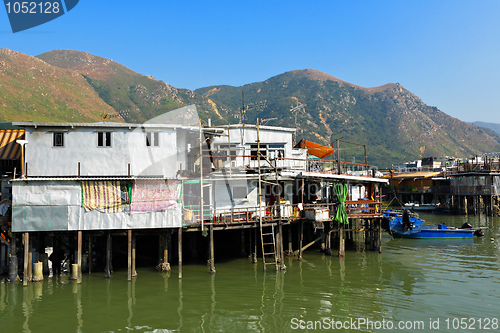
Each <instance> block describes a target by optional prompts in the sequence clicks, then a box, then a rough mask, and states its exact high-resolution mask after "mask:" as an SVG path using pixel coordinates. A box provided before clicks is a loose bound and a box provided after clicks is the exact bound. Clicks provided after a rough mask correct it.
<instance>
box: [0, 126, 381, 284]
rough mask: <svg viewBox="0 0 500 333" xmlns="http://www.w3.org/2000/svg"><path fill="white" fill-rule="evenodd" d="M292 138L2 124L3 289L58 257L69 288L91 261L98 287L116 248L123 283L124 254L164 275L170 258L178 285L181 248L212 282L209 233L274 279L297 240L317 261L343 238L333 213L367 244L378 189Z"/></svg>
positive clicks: (254, 129)
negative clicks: (147, 261)
mask: <svg viewBox="0 0 500 333" xmlns="http://www.w3.org/2000/svg"><path fill="white" fill-rule="evenodd" d="M294 134H295V129H292V128H283V127H271V126H259V124H258V123H257V124H256V125H244V124H237V125H227V126H220V127H211V126H210V127H208V126H201V125H197V126H193V125H181V124H176V123H173V122H170V123H167V122H157V123H154V122H149V123H146V124H128V123H113V122H101V123H44V122H16V123H12V124H8V125H6V126H4V129H3V130H0V171H1V175H2V183H1V184H2V200H1V203H0V213H1V212H2V207H4V208H5V210H4V211H3V219H2V224H1V225H0V228H1V230H0V231H1V238H0V240H1V244H2V245H1V246H0V250H1V253H0V259H1V266H2V267H4V268H5V267H7V266H8V265H10V266H9V279H10V280H15V279H16V278H17V277H16V274H17V273H18V272H21V274H20V275H22V276H23V281H29V280H30V279H31V274H32V272H31V267H32V265H31V263H36V262H42V263H43V265H44V270H46V269H47V267H48V266H50V265H49V261H50V260H48V258H49V257H50V255H51V253H56V251H62V252H63V253H64V254H62V255H61V256H64V255H67V256H69V257H70V258H71V262H72V263H73V264H74V265H76V266H74V267H76V273H75V274H76V275H75V277H76V278H77V279H79V278H80V277H81V271H82V267H84V269H85V270H89V271H90V270H92V268H93V267H96V266H97V263H96V258H95V257H102V258H103V260H102V263H103V265H104V270H105V272H106V275H107V276H109V274H110V272H111V270H112V260H113V243H112V239H115V238H116V239H118V241H119V242H121V241H123V242H124V244H125V246H126V248H127V253H128V255H127V258H128V270H129V278H131V277H133V276H134V275H135V264H136V251H139V250H138V249H142V248H147V247H154V248H155V250H154V251H158V252H157V253H158V254H159V255H158V256H159V262H160V264H162V265H160V267H163V268H165V269H168V268H169V265H170V264H169V262H171V261H172V260H173V259H174V258H176V259H178V261H179V276H181V275H182V270H181V267H182V252H183V248H184V249H185V250H186V248H187V249H188V252H189V253H196V252H197V255H198V256H202V257H203V256H205V258H207V259H208V260H209V262H210V266H211V271H213V272H215V266H214V240H213V232H214V231H227V232H229V231H232V232H233V233H232V234H230V237H231V239H232V240H233V238H234V231H238V232H240V236H239V237H238V239H239V241H240V243H241V244H240V245H241V249H242V250H243V249H250V250H248V251H247V252H251V253H247V254H251V255H252V256H253V257H254V258H257V256H262V258H263V259H262V261H263V262H264V268H265V266H266V264H272V265H274V266H276V269H278V267H281V268H282V269H283V268H284V264H283V260H281V258H283V255H284V254H283V253H284V252H286V251H288V252H289V253H294V252H295V253H296V254H297V252H299V253H301V251H302V248H303V245H302V241H303V240H304V235H306V238H307V237H308V236H309V237H310V238H311V239H316V238H318V237H317V236H318V233H319V238H318V239H319V240H318V241H320V242H322V247H324V248H325V250H327V251H328V250H330V249H331V246H332V245H331V242H332V231H334V229H335V231H336V232H337V235H338V238H340V239H342V238H343V235H344V234H343V231H342V230H343V229H342V228H344V227H345V229H346V230H351V231H353V230H354V229H353V228H351V229H349V226H348V225H345V226H344V225H343V224H341V223H339V222H338V221H337V222H335V219H334V221H333V222H332V218H334V217H335V215H336V214H337V211H338V210H339V209H338V208H339V207H343V208H346V209H345V210H344V209H342V211H343V212H345V214H346V215H347V217H348V219H347V218H346V219H345V220H343V221H347V223H351V221H354V220H356V221H357V223H359V221H361V220H362V221H364V223H366V224H367V226H368V228H366V230H367V232H372V233H373V234H369V236H368V238H369V239H370V240H371V241H372V245H373V244H377V240H376V239H375V238H376V237H379V236H376V235H380V227H379V220H380V218H381V217H382V215H381V210H380V204H381V202H380V200H379V198H380V196H381V192H380V191H381V185H384V184H386V185H387V184H388V182H389V181H388V180H387V179H384V178H377V177H374V173H372V172H369V171H366V172H364V173H362V172H361V173H360V172H357V173H355V172H348V169H349V168H347V164H346V163H344V162H342V161H341V160H340V159H339V158H337V159H335V158H334V152H335V149H333V148H331V147H325V146H321V145H318V144H314V143H310V142H302V143H301V144H300V145H298V144H297V145H295V144H294V140H293V137H294ZM318 156H321V157H318ZM365 169H367V168H365ZM340 185H341V186H340ZM343 188H345V191H344V192H342V191H343V190H342V189H343ZM339 191H340V192H339ZM339 193H340V194H339ZM2 205H3V206H2ZM266 228H269V230H270V232H265V231H264V230H265V229H266ZM304 228H305V229H306V231H304ZM308 229H311V230H314V232H311V233H310V234H308V232H307V230H308ZM286 231H288V233H286ZM208 235H210V237H209V236H208ZM266 235H272V237H271V241H270V242H269V241H266V240H265V237H266ZM136 236H141V237H142V238H137V239H136ZM151 237H158V238H159V242H153V243H152V242H151ZM221 237H223V236H221ZM140 239H144V241H143V244H139V243H140V242H141V240H140ZM183 239H184V243H183ZM204 239H210V241H209V244H210V246H209V247H208V251H207V250H206V247H205V245H204V244H203V242H204ZM373 242H375V243H373ZM266 244H270V248H269V249H266V248H265V245H266ZM341 244H342V243H341ZM286 245H288V250H286V251H285V250H284V248H286ZM23 248H24V249H23ZM193 249H194V250H193ZM196 249H197V250H196ZM238 249H239V248H238ZM294 249H295V250H296V251H294ZM341 250H342V251H343V248H342V249H341ZM299 256H300V254H299Z"/></svg>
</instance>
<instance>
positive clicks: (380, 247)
mask: <svg viewBox="0 0 500 333" xmlns="http://www.w3.org/2000/svg"><path fill="white" fill-rule="evenodd" d="M377 238H378V252H379V253H382V221H381V220H380V219H379V220H378V237H377Z"/></svg>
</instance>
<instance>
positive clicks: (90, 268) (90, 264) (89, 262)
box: [88, 235, 94, 274]
mask: <svg viewBox="0 0 500 333" xmlns="http://www.w3.org/2000/svg"><path fill="white" fill-rule="evenodd" d="M92 252H93V251H92V236H91V235H89V256H88V265H89V274H92V261H93V260H94V258H93V255H92Z"/></svg>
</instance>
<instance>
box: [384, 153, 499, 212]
mask: <svg viewBox="0 0 500 333" xmlns="http://www.w3.org/2000/svg"><path fill="white" fill-rule="evenodd" d="M385 177H386V178H388V179H390V181H391V185H390V187H389V188H388V189H386V190H385V191H386V193H387V195H388V200H391V201H394V200H396V201H397V202H400V203H405V204H408V203H416V204H419V205H423V204H425V205H429V206H428V207H431V208H436V209H437V210H438V211H442V212H450V213H458V214H474V215H476V214H486V215H490V216H491V215H495V216H498V215H500V186H499V185H500V159H499V158H498V157H497V156H494V155H492V156H490V155H484V156H475V157H471V158H469V159H456V158H450V157H440V158H427V159H423V160H419V161H414V162H411V163H405V164H399V165H393V167H392V168H391V170H388V171H387V172H386V175H385ZM431 205H433V206H431Z"/></svg>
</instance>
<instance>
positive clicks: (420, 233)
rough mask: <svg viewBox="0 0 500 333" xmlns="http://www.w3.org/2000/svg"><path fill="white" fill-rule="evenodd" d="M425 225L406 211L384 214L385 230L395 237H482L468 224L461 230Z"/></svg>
mask: <svg viewBox="0 0 500 333" xmlns="http://www.w3.org/2000/svg"><path fill="white" fill-rule="evenodd" d="M423 224H424V220H422V219H420V218H418V217H417V216H415V215H412V214H411V213H409V212H408V211H406V210H405V211H403V213H401V212H398V211H392V210H388V211H385V212H384V221H383V225H384V229H385V230H386V231H388V232H389V233H390V234H391V235H393V236H394V237H403V238H425V239H429V238H472V237H473V236H474V235H476V236H482V231H481V230H480V229H478V230H475V229H473V228H472V226H471V225H470V224H468V223H465V224H464V225H463V226H462V227H461V228H456V227H448V226H446V225H444V224H439V225H438V226H435V227H433V226H424V225H423Z"/></svg>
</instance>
